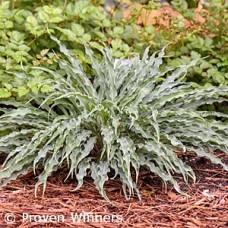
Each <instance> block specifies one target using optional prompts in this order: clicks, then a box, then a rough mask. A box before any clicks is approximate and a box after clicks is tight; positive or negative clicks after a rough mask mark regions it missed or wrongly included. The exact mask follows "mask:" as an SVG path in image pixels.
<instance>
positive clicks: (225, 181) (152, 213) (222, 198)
mask: <svg viewBox="0 0 228 228" xmlns="http://www.w3.org/2000/svg"><path fill="white" fill-rule="evenodd" d="M220 157H221V158H222V159H223V161H225V162H226V161H228V156H226V155H224V154H221V156H220ZM187 159H188V163H190V165H191V166H192V167H193V168H194V170H195V173H196V175H197V182H196V183H195V184H192V185H190V187H188V186H186V185H185V184H184V182H183V180H182V178H181V177H179V176H177V179H179V183H180V185H181V186H182V189H183V190H184V191H185V192H186V193H187V194H188V195H189V196H190V197H186V196H184V195H180V194H178V193H176V192H175V190H174V189H173V188H171V187H170V186H168V188H167V189H166V188H165V186H164V184H163V183H162V182H161V180H160V179H159V178H157V177H155V176H153V175H151V174H149V173H148V172H145V171H143V172H142V173H141V176H140V182H139V183H138V186H139V189H140V192H141V194H142V200H141V201H139V200H138V199H137V198H132V199H130V200H128V201H127V200H126V199H125V198H124V196H123V193H122V188H121V184H120V182H119V181H118V180H111V181H109V182H108V183H107V184H106V185H105V186H106V191H107V195H108V196H109V198H110V199H111V200H112V201H113V202H114V203H115V206H113V205H111V204H109V203H108V202H107V201H106V200H104V199H103V198H102V197H101V196H100V195H99V193H98V191H97V190H96V189H95V187H94V185H93V183H92V181H91V179H89V178H88V179H86V181H85V183H84V186H83V187H82V188H81V189H80V190H78V191H76V192H71V191H70V190H72V189H73V188H75V186H76V185H75V183H74V182H68V183H63V181H62V180H63V179H64V178H63V176H64V175H65V174H66V173H64V171H63V172H58V173H55V174H54V175H53V176H52V177H51V178H49V182H48V185H47V189H46V192H45V195H44V197H42V196H41V195H42V189H40V192H39V196H38V197H37V198H35V197H34V184H35V181H36V180H37V179H36V178H35V177H34V176H33V173H32V172H31V173H29V174H27V175H25V176H22V177H20V178H19V179H18V180H15V181H13V182H11V183H10V184H9V185H8V186H7V187H4V188H3V189H1V190H0V227H20V228H22V227H24V228H27V227H86V228H87V227H110V228H112V227H113V228H114V227H136V228H140V227H145V228H147V227H161V228H163V227H172V228H173V227H178V228H179V227H180V228H182V227H183V228H185V227H186V228H187V227H188V228H197V227H208V228H213V227H219V228H223V227H224V228H225V227H228V191H227V190H228V173H227V172H226V171H224V170H222V169H221V167H219V166H216V165H212V164H211V163H210V162H208V161H207V160H206V159H202V158H196V157H195V156H194V155H192V154H189V155H188V157H187ZM7 213H14V215H15V222H13V223H11V224H10V223H9V224H7V223H6V221H5V220H4V218H5V219H7V218H6V217H5V216H6V215H8V214H7ZM23 213H24V214H25V213H27V214H29V215H42V216H47V215H54V216H57V215H63V216H64V221H63V220H62V219H60V220H58V221H57V222H53V220H51V221H52V222H51V221H50V220H49V221H48V222H44V221H43V220H42V221H41V220H40V221H37V220H35V219H32V220H31V221H29V220H25V221H23V220H22V215H23ZM71 213H73V214H74V213H83V214H85V213H92V214H93V215H95V214H96V215H100V216H106V217H107V216H111V215H113V216H122V222H116V220H115V222H109V221H108V222H107V221H106V222H104V220H102V221H103V222H100V220H98V222H91V220H90V221H89V222H88V221H86V222H84V221H81V222H73V220H72V218H71V216H70V215H71ZM10 216H11V217H10ZM10 216H9V218H8V219H9V220H10V219H12V218H13V217H12V215H10ZM42 218H43V217H42ZM102 218H104V217H102ZM13 219H14V218H13Z"/></svg>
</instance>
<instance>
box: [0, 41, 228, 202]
mask: <svg viewBox="0 0 228 228" xmlns="http://www.w3.org/2000/svg"><path fill="white" fill-rule="evenodd" d="M52 39H54V40H55V41H56V42H57V43H58V44H59V46H60V51H61V52H62V53H63V54H65V56H66V57H67V58H68V61H66V60H59V66H60V67H61V69H62V70H64V71H65V72H66V75H67V76H66V77H63V76H61V75H59V74H58V73H57V72H56V71H52V70H50V69H48V68H41V67H39V68H36V69H39V70H40V71H43V73H44V74H47V73H48V74H49V77H47V78H46V79H45V78H44V82H43V83H44V84H45V85H46V86H47V87H48V88H49V89H48V91H49V92H43V93H38V94H34V93H32V92H30V93H28V94H27V95H26V96H27V99H29V102H27V103H26V102H15V101H2V102H1V103H2V104H4V106H1V107H4V108H1V112H3V115H1V116H0V129H1V131H2V136H1V138H0V150H1V151H3V152H4V153H6V154H7V158H6V160H5V162H4V165H3V169H2V170H1V171H0V181H2V186H4V185H6V184H7V183H8V182H9V181H11V180H13V179H16V178H17V176H18V175H20V174H23V173H26V172H28V170H29V169H30V168H33V169H34V172H36V170H37V168H38V167H43V171H42V173H41V174H40V175H39V178H38V182H37V184H36V187H35V189H36V192H37V189H38V187H39V186H40V185H42V184H43V189H44V190H45V187H46V183H47V178H48V177H49V176H50V175H51V173H52V172H53V171H56V170H58V169H59V168H60V167H62V166H63V165H66V164H67V165H68V168H69V174H68V176H67V177H66V179H67V178H72V177H76V179H77V183H78V185H77V187H76V190H77V189H79V188H80V187H81V186H82V185H83V179H84V177H85V176H86V175H90V176H91V177H92V178H93V180H94V184H95V186H96V188H97V189H98V190H99V192H100V194H101V195H102V196H103V197H105V198H106V199H107V200H108V197H107V196H106V193H105V191H104V184H105V182H106V181H107V180H108V179H109V178H114V177H116V176H118V177H119V178H120V180H121V182H122V185H123V191H124V194H125V196H126V197H130V196H131V195H132V194H135V193H136V194H137V195H138V196H139V197H140V194H139V191H138V189H137V180H138V175H139V170H140V167H146V168H148V169H149V170H150V171H151V172H152V173H155V174H156V175H158V176H159V177H160V178H161V179H162V180H163V181H164V182H165V183H167V182H169V183H171V184H173V185H174V187H175V189H176V190H177V191H178V192H181V190H180V188H179V185H178V183H177V182H176V180H175V179H174V177H173V174H174V173H180V174H182V175H183V177H184V179H185V181H186V182H187V181H188V179H189V178H192V179H194V180H195V176H194V172H193V170H192V169H191V167H189V166H188V165H186V164H185V163H184V162H183V161H182V160H181V159H180V158H178V156H177V154H176V153H175V151H176V150H177V149H178V150H182V151H193V152H195V153H196V154H197V155H199V156H202V157H206V158H209V159H210V160H211V161H212V162H213V163H215V164H220V165H221V166H223V167H224V169H225V170H228V167H227V166H226V165H225V164H224V163H222V161H221V160H220V159H219V158H218V157H216V156H215V155H213V154H211V153H210V150H209V149H208V148H212V149H215V148H218V149H220V150H222V151H224V152H227V142H228V127H227V123H226V120H227V118H228V116H227V115H225V114H221V113H217V112H206V111H197V108H198V107H199V106H201V105H202V104H211V103H213V102H215V101H216V102H222V101H224V100H226V98H225V96H226V95H227V92H228V87H225V86H224V87H210V88H207V89H203V88H202V89H194V88H192V87H191V85H189V84H185V83H183V82H182V79H183V77H184V76H185V74H186V72H187V70H188V68H189V67H192V66H195V65H196V63H197V60H193V61H191V62H190V63H189V64H187V65H181V66H180V67H178V68H176V69H172V68H168V69H166V70H165V71H161V70H160V69H159V67H160V65H161V64H162V58H163V56H164V49H163V50H162V51H161V52H159V53H156V54H154V55H153V56H151V57H149V56H148V52H149V48H147V49H146V50H145V53H144V55H143V57H142V59H140V58H139V57H135V58H134V59H131V60H123V59H114V58H113V56H112V55H111V49H109V48H105V49H104V51H103V53H102V54H103V60H102V61H101V62H99V61H98V60H97V59H96V58H95V57H94V55H93V52H92V51H91V50H90V49H89V48H87V47H86V53H87V55H88V56H89V57H90V58H91V61H92V68H93V71H94V72H93V74H95V75H96V77H95V79H94V81H90V80H89V79H88V75H86V74H85V72H84V71H83V68H82V66H81V65H80V64H79V62H78V61H77V59H75V58H73V57H72V56H71V54H70V52H69V51H68V50H67V49H66V47H65V46H64V45H62V44H61V43H60V42H59V41H58V40H57V39H56V38H54V37H53V38H52ZM16 76H17V77H22V76H23V74H16ZM27 77H29V75H27ZM162 78H165V79H164V80H161V79H162ZM211 116H214V117H218V118H222V119H223V120H225V121H224V122H220V121H216V120H211V119H210V118H209V117H211ZM133 170H134V173H135V174H136V175H134V178H133V175H132V174H133ZM111 171H114V173H115V175H114V177H113V176H110V173H111Z"/></svg>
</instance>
